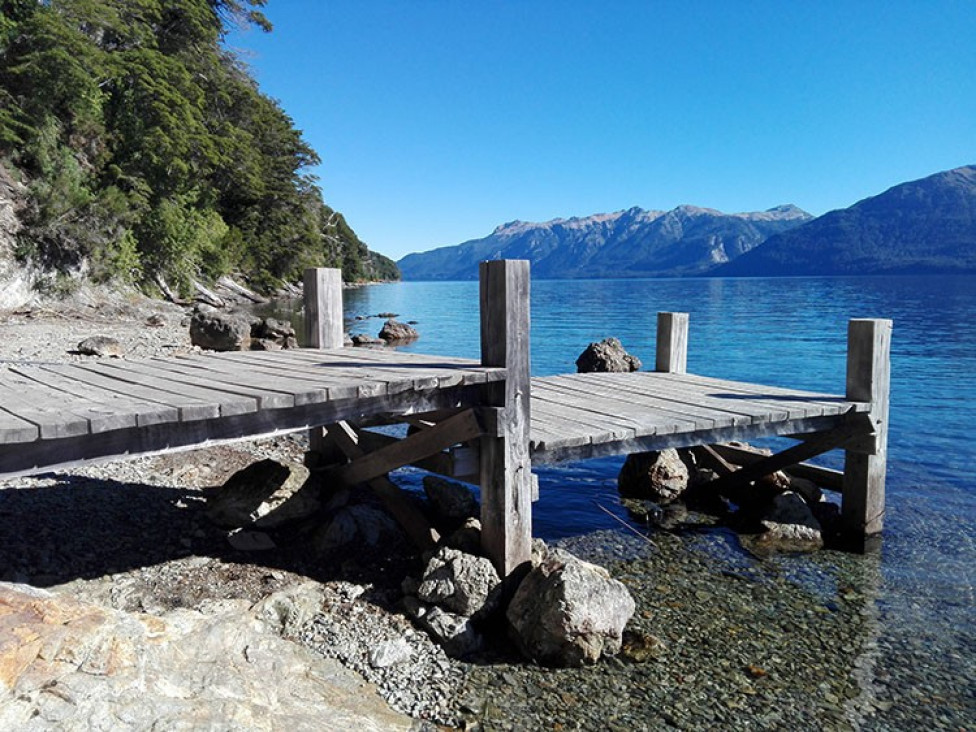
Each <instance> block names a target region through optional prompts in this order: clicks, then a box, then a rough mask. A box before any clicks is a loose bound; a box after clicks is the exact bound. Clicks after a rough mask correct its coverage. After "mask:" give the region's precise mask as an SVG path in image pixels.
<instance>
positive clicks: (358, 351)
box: [274, 348, 504, 386]
mask: <svg viewBox="0 0 976 732" xmlns="http://www.w3.org/2000/svg"><path fill="white" fill-rule="evenodd" d="M274 358H276V359H281V360H283V361H288V362H290V363H291V364H292V365H293V366H297V365H298V364H308V363H311V364H317V365H323V364H325V365H330V366H335V367H343V368H355V369H359V368H364V367H365V368H369V369H371V370H373V371H375V372H376V373H381V374H388V375H390V376H392V377H394V378H396V379H397V380H402V379H404V378H405V379H418V378H425V379H427V378H430V377H437V378H438V380H439V384H440V385H441V386H452V385H454V384H455V383H456V382H457V381H458V380H459V379H460V380H461V383H464V384H481V383H485V382H487V381H496V380H501V379H500V378H496V377H498V376H503V375H504V372H502V371H500V370H499V369H486V368H483V367H480V366H479V365H477V364H473V365H472V364H470V363H467V362H465V363H459V364H452V363H446V362H442V361H441V360H440V359H439V357H436V356H426V357H417V355H416V354H401V353H394V354H392V355H391V354H387V353H385V352H382V351H378V350H375V349H369V348H354V349H349V348H347V349H344V350H342V351H329V352H328V353H322V352H316V351H309V350H307V349H289V350H286V351H275V352H274Z"/></svg>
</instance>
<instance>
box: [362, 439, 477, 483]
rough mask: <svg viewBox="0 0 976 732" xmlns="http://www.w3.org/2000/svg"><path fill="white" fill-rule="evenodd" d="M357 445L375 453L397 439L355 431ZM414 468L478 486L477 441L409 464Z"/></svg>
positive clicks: (455, 446) (454, 446) (394, 442)
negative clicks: (357, 440) (357, 438)
mask: <svg viewBox="0 0 976 732" xmlns="http://www.w3.org/2000/svg"><path fill="white" fill-rule="evenodd" d="M356 432H357V433H358V435H359V444H360V446H361V447H362V448H363V449H364V450H365V451H366V452H367V453H371V452H375V451H376V450H380V449H382V448H384V447H388V446H390V445H394V444H396V443H397V442H399V439H398V438H396V437H392V436H390V435H384V434H382V433H380V432H372V431H370V430H368V429H357V430H356ZM410 465H411V466H413V467H415V468H420V469H421V470H426V471H427V472H429V473H436V474H437V475H442V476H444V477H445V478H453V479H454V480H460V481H464V482H465V483H471V484H473V485H478V479H479V476H478V466H479V465H480V455H479V452H478V443H477V441H474V442H472V443H471V444H468V445H452V446H451V447H449V448H447V449H446V450H445V451H443V452H438V453H436V454H434V455H430V456H428V457H425V458H421V459H420V460H414V461H413V462H411V463H410Z"/></svg>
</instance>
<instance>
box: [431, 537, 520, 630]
mask: <svg viewBox="0 0 976 732" xmlns="http://www.w3.org/2000/svg"><path fill="white" fill-rule="evenodd" d="M500 581H501V580H500V579H499V577H498V573H497V572H496V571H495V568H494V566H492V563H491V562H490V561H489V560H487V559H485V558H484V557H477V556H474V555H473V554H465V553H464V552H461V551H458V550H457V549H451V548H449V547H443V548H442V549H440V550H439V551H438V552H437V554H435V555H434V556H433V557H432V558H431V560H430V561H429V562H428V563H427V568H426V570H424V576H423V579H422V580H421V582H420V587H419V588H418V590H417V596H418V597H419V598H420V599H421V600H423V601H424V602H428V603H431V604H435V605H440V606H441V607H443V608H446V609H447V610H450V611H451V612H453V613H456V614H457V615H463V616H465V617H471V616H473V615H476V614H480V615H486V614H489V613H490V612H491V611H492V610H493V609H494V607H495V606H496V605H497V593H496V592H495V588H496V587H498V584H499V582H500Z"/></svg>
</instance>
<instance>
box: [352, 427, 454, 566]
mask: <svg viewBox="0 0 976 732" xmlns="http://www.w3.org/2000/svg"><path fill="white" fill-rule="evenodd" d="M335 427H336V428H335V429H334V431H333V439H334V440H335V443H336V445H338V446H339V448H340V449H341V450H343V452H345V453H346V457H348V458H349V459H350V460H352V461H356V460H359V459H361V458H362V457H363V455H364V454H365V453H364V452H363V449H362V447H360V445H359V439H358V435H357V434H356V431H355V430H354V429H352V428H351V427H350V426H349V425H348V424H346V423H345V422H339V423H338V424H337V425H336V426H335ZM367 485H369V487H370V490H372V491H373V492H374V493H375V494H376V495H377V496H379V498H380V500H382V501H383V503H384V504H385V505H386V507H387V509H388V510H389V511H390V513H391V514H393V517H394V518H395V519H396V520H397V521H398V522H399V524H400V526H402V527H403V530H404V531H406V532H407V536H409V537H410V539H411V541H413V543H414V544H416V545H417V547H418V548H420V549H422V550H424V551H426V550H428V549H431V548H432V547H433V546H434V545H435V544H436V543H437V542H438V541H440V534H438V532H437V530H436V529H434V528H432V527H431V525H430V524H429V523H428V522H427V519H426V518H424V515H423V514H422V513H420V511H418V510H417V509H416V508H414V507H413V505H412V504H411V503H410V501H408V500H407V498H406V496H404V495H403V491H401V490H400V488H399V487H398V486H397V485H396V484H395V483H393V482H391V481H390V480H389V479H388V478H386V477H383V476H381V477H376V478H372V479H371V480H369V481H368V482H367Z"/></svg>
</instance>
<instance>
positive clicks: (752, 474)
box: [705, 415, 865, 492]
mask: <svg viewBox="0 0 976 732" xmlns="http://www.w3.org/2000/svg"><path fill="white" fill-rule="evenodd" d="M864 429H865V424H864V419H863V416H862V415H852V416H851V417H850V418H849V419H847V420H846V421H845V422H844V423H843V424H841V425H840V426H838V427H836V428H834V429H832V430H829V431H826V432H824V433H822V434H820V435H818V436H816V437H813V438H811V439H809V440H807V441H806V442H801V443H800V444H799V445H794V446H793V447H789V448H787V449H786V450H783V451H782V452H778V453H775V454H774V455H770V456H769V457H764V458H762V459H761V460H757V461H756V462H754V463H752V464H750V465H745V466H743V467H741V468H739V469H738V470H736V471H735V472H733V473H729V474H728V475H723V476H721V477H719V478H716V479H715V480H713V481H711V482H710V483H708V485H707V486H705V487H706V488H707V489H708V490H710V491H718V492H721V491H723V490H731V489H734V488H740V487H742V486H744V485H745V484H746V483H751V482H752V481H754V480H759V479H760V478H763V477H765V476H767V475H772V474H773V473H775V472H776V471H777V470H782V469H783V468H787V467H790V466H791V465H796V464H797V463H800V462H803V461H804V460H809V459H810V458H812V457H816V456H817V455H821V454H823V453H825V452H827V451H828V450H833V449H835V448H838V447H840V446H841V445H843V444H844V443H845V442H847V441H848V440H849V439H850V438H851V437H853V436H854V435H856V434H859V433H862V432H864Z"/></svg>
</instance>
